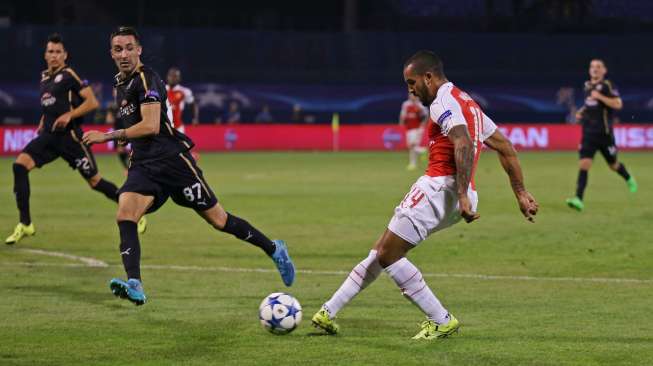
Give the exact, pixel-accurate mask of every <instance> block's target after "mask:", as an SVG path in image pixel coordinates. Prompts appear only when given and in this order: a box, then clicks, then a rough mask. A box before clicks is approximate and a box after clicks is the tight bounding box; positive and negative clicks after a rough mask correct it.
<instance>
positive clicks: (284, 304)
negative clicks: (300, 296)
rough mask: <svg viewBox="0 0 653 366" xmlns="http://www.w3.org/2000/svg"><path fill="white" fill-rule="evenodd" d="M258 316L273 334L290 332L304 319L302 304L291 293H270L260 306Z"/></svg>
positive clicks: (264, 326)
mask: <svg viewBox="0 0 653 366" xmlns="http://www.w3.org/2000/svg"><path fill="white" fill-rule="evenodd" d="M258 318H259V319H260V320H261V325H262V326H263V328H265V329H266V330H268V331H269V332H270V333H273V334H278V335H281V334H288V333H290V332H292V331H293V330H295V328H297V325H299V322H301V321H302V306H301V305H299V301H297V299H295V298H294V297H292V296H291V295H289V294H286V293H283V292H275V293H273V294H269V295H268V296H266V297H265V299H263V302H261V306H259V308H258Z"/></svg>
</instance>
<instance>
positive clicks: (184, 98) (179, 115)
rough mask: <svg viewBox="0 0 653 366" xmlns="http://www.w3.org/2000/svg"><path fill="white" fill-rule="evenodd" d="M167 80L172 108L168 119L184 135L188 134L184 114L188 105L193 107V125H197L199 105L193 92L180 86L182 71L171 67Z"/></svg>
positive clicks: (169, 101)
mask: <svg viewBox="0 0 653 366" xmlns="http://www.w3.org/2000/svg"><path fill="white" fill-rule="evenodd" d="M166 80H167V84H166V92H167V94H168V103H169V106H170V109H169V111H168V117H169V118H170V120H171V121H172V124H173V126H174V127H175V128H176V129H177V130H179V131H180V132H182V133H186V130H185V128H184V120H183V114H184V109H185V108H186V105H190V106H191V107H192V111H193V120H192V123H193V124H194V125H196V124H197V123H198V122H199V113H200V111H199V107H198V105H197V103H196V102H195V97H194V96H193V91H192V90H190V89H189V88H187V87H185V86H183V85H181V84H179V83H181V71H180V70H179V69H178V68H176V67H171V68H170V69H169V70H168V75H167V77H166Z"/></svg>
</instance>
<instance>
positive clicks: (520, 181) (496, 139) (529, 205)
mask: <svg viewBox="0 0 653 366" xmlns="http://www.w3.org/2000/svg"><path fill="white" fill-rule="evenodd" d="M484 142H485V144H486V145H487V146H489V147H490V148H491V149H492V150H495V151H496V152H497V153H498V156H499V161H500V162H501V166H502V167H503V170H505V172H506V174H508V177H509V179H510V186H511V187H512V191H513V192H514V193H515V197H516V198H517V202H518V203H519V209H520V210H521V212H522V214H523V215H524V217H526V219H528V221H530V222H534V220H535V215H536V214H537V210H538V208H539V205H538V203H537V201H535V198H534V197H533V196H532V195H531V194H530V193H529V192H528V191H527V190H526V188H525V187H524V175H523V173H522V169H521V165H520V164H519V158H518V157H517V151H515V148H514V147H513V146H512V143H511V142H510V140H508V139H507V138H506V137H505V136H504V135H503V133H501V131H499V129H496V130H495V131H494V133H493V134H492V135H490V137H489V138H487V139H486V140H485V141H484Z"/></svg>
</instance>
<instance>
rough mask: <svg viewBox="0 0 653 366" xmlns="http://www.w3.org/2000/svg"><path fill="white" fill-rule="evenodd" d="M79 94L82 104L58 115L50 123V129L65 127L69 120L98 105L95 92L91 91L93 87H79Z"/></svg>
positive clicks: (90, 110)
mask: <svg viewBox="0 0 653 366" xmlns="http://www.w3.org/2000/svg"><path fill="white" fill-rule="evenodd" d="M79 96H80V97H82V99H83V100H84V101H83V102H82V104H80V105H79V106H77V108H73V109H71V110H70V111H68V112H66V113H64V114H62V115H61V116H59V117H58V118H57V119H56V121H54V123H53V124H52V131H54V130H56V129H60V128H65V127H66V125H67V124H68V123H70V121H71V120H73V119H75V118H78V117H81V116H83V115H85V114H88V113H90V112H92V111H94V110H96V109H97V108H98V107H99V106H100V103H99V102H98V100H97V98H96V97H95V93H93V89H91V87H90V86H87V87H85V88H83V89H81V90H80V91H79Z"/></svg>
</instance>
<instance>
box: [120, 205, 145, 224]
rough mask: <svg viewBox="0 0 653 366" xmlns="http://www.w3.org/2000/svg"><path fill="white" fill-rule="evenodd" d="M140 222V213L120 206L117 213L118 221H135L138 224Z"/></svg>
mask: <svg viewBox="0 0 653 366" xmlns="http://www.w3.org/2000/svg"><path fill="white" fill-rule="evenodd" d="M138 220H140V217H139V214H138V212H136V210H131V209H128V208H126V207H120V206H118V212H117V213H116V221H117V222H120V221H133V222H138Z"/></svg>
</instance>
